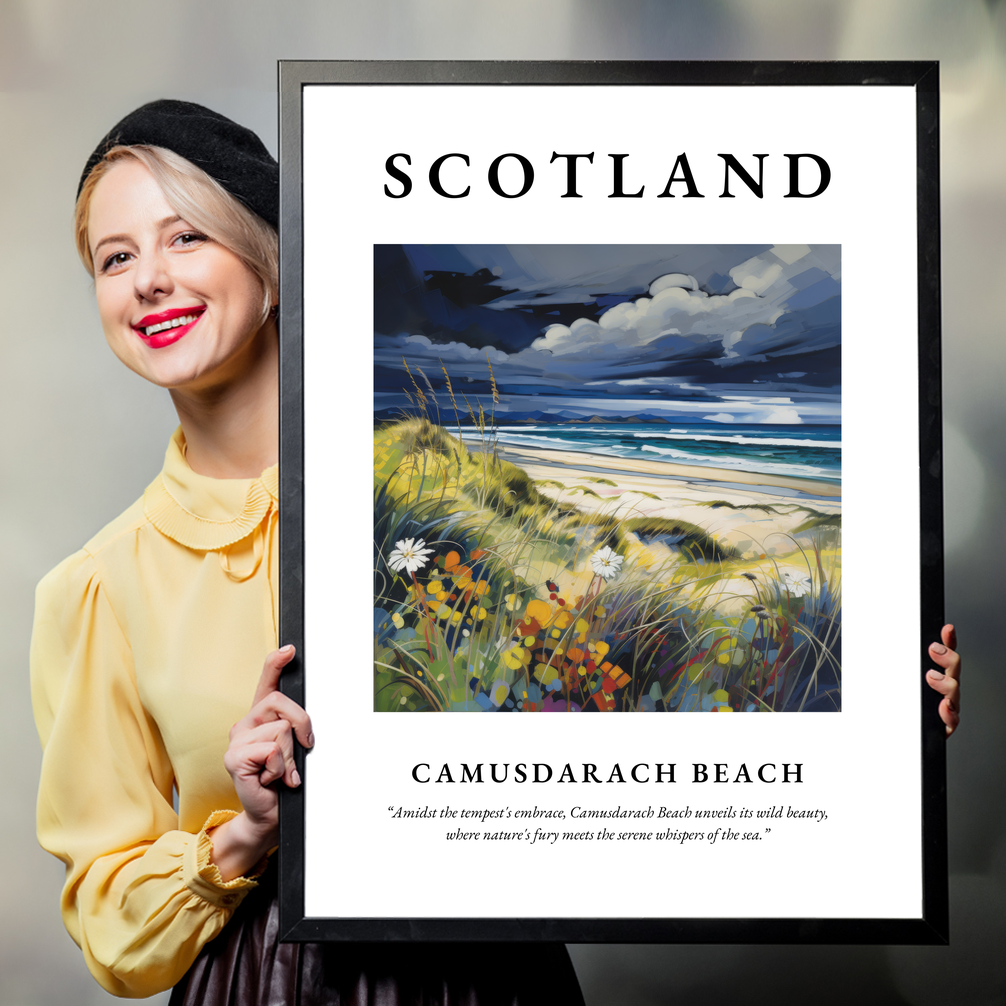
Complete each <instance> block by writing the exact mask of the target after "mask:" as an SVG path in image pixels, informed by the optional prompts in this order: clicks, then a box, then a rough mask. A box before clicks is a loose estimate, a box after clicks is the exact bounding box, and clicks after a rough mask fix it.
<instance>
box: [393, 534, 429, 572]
mask: <svg viewBox="0 0 1006 1006" xmlns="http://www.w3.org/2000/svg"><path fill="white" fill-rule="evenodd" d="M425 545H426V542H425V541H423V539H422V538H420V539H419V540H418V541H417V540H416V539H415V538H406V539H405V540H404V541H396V542H395V548H394V551H393V552H392V553H391V555H389V556H388V565H389V566H390V567H391V568H392V569H393V570H394V571H395V572H396V573H397V572H398V571H399V570H402V569H404V570H405V571H406V572H407V573H415V571H416V570H417V569H422V568H423V566H425V565H426V563H427V561H428V559H427V556H431V555H433V549H432V548H424V546H425Z"/></svg>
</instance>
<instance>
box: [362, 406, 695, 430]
mask: <svg viewBox="0 0 1006 1006" xmlns="http://www.w3.org/2000/svg"><path fill="white" fill-rule="evenodd" d="M406 414H407V415H410V416H415V415H420V414H421V413H420V412H419V411H418V410H412V409H408V410H406V409H382V410H380V411H378V412H375V413H374V422H375V423H392V422H398V421H399V420H401V419H403V418H404V417H405V415H406ZM440 417H441V420H442V421H443V422H444V424H445V425H447V426H456V425H457V420H456V418H455V416H454V413H453V410H451V411H450V412H445V411H443V410H441V413H440ZM486 418H488V416H487V417H486ZM460 419H461V425H462V426H473V425H474V424H473V423H472V418H471V416H468V415H463V416H460ZM707 422H708V421H707V420H705V419H701V418H699V417H697V416H687V417H685V416H672V417H670V418H668V417H667V416H655V415H653V414H652V413H649V412H641V413H638V414H636V415H632V416H599V415H593V416H584V415H582V414H580V413H577V412H571V411H568V410H563V411H562V412H538V411H535V412H502V413H498V414H497V415H496V425H497V426H521V425H527V426H536V425H554V426H569V425H576V426H587V425H594V424H598V423H663V424H667V423H703V424H705V423H707ZM710 425H712V424H710Z"/></svg>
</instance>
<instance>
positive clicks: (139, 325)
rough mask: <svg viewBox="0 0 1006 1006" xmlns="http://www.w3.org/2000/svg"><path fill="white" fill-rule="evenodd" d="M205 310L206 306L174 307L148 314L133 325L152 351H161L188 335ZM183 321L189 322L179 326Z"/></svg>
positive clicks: (134, 329)
mask: <svg viewBox="0 0 1006 1006" xmlns="http://www.w3.org/2000/svg"><path fill="white" fill-rule="evenodd" d="M205 310H206V308H205V306H203V305H199V306H197V307H173V308H171V309H170V310H168V311H159V312H158V313H157V314H148V315H146V316H144V317H143V318H141V319H140V320H139V321H138V322H136V323H135V324H134V325H133V331H134V332H135V333H136V334H137V335H138V336H139V337H140V338H141V339H142V340H143V341H144V342H145V343H146V344H147V345H148V346H149V347H150V348H151V349H161V348H162V347H164V346H170V345H171V344H172V343H173V342H178V340H179V339H181V338H182V337H183V336H184V335H187V334H188V332H189V331H190V330H191V328H192V326H193V325H195V324H196V322H198V321H199V319H200V318H201V317H202V314H203V311H205ZM181 319H189V320H188V321H185V322H184V323H181V324H179V321H180V320H181ZM151 329H153V331H151ZM148 333H149V334H148Z"/></svg>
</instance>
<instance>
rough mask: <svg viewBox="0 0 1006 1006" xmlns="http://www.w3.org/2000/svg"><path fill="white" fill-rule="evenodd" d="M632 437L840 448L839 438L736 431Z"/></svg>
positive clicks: (639, 435)
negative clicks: (721, 434) (750, 434)
mask: <svg viewBox="0 0 1006 1006" xmlns="http://www.w3.org/2000/svg"><path fill="white" fill-rule="evenodd" d="M632 435H633V436H634V437H639V438H640V439H645V440H656V439H658V438H659V439H660V440H713V441H716V442H718V443H723V444H755V445H757V446H760V447H830V448H834V449H835V450H841V449H842V441H841V440H796V439H790V438H786V439H782V440H779V439H773V438H770V437H745V436H744V435H743V434H740V433H738V434H737V435H736V436H732V437H714V436H711V435H709V434H704V433H684V434H683V435H679V434H678V433H677V432H676V431H675V432H674V433H633V434H632Z"/></svg>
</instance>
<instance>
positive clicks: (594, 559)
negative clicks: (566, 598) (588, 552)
mask: <svg viewBox="0 0 1006 1006" xmlns="http://www.w3.org/2000/svg"><path fill="white" fill-rule="evenodd" d="M590 564H591V566H593V567H594V572H595V573H596V574H597V575H598V576H599V577H601V578H602V579H604V580H611V579H613V578H614V577H616V576H618V572H619V570H620V569H621V568H622V556H620V555H616V554H615V550H614V549H611V548H608V546H607V545H605V546H604V548H599V549H598V550H597V551H596V552H595V553H594V554H593V555H592V556H591V557H590Z"/></svg>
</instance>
